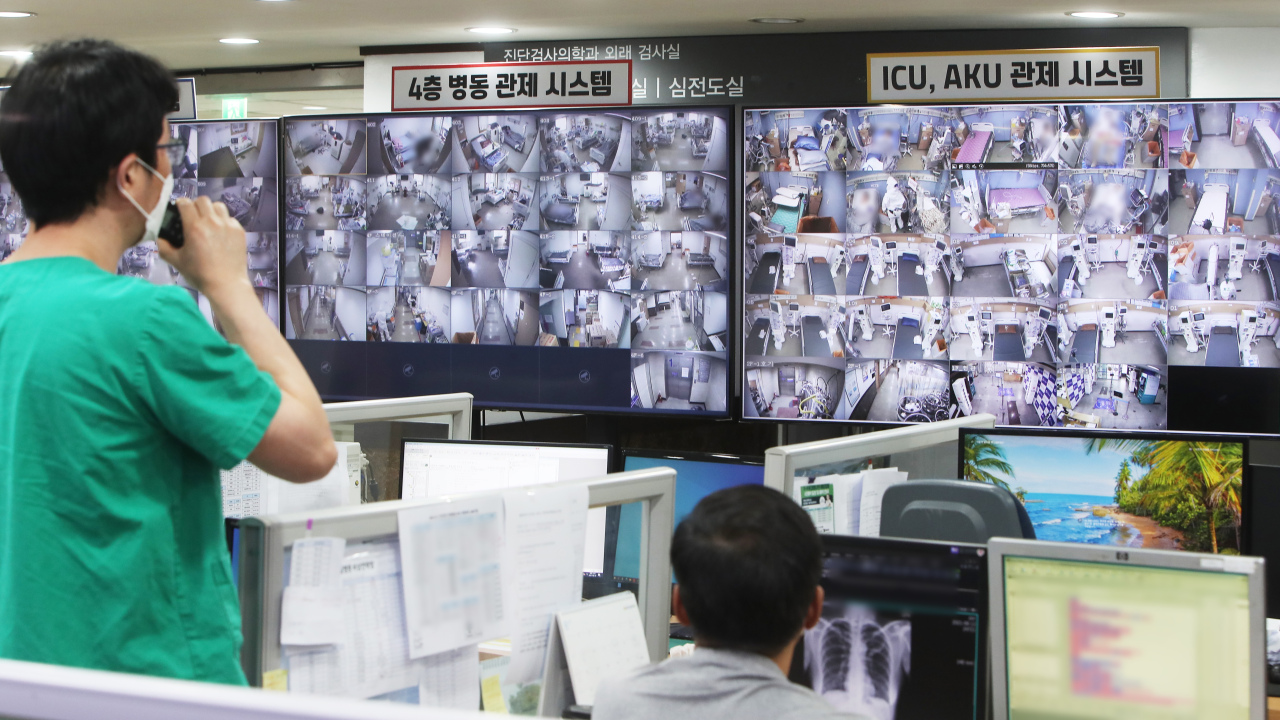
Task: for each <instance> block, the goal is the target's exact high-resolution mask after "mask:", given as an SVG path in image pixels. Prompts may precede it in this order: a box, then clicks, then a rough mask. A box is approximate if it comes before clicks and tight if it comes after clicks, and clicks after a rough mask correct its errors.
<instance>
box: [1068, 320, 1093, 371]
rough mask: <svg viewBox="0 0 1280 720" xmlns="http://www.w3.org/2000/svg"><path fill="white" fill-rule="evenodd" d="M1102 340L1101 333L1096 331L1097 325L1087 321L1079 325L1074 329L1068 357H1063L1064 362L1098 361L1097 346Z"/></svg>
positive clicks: (1076, 363) (1077, 363)
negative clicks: (1086, 323) (1085, 323)
mask: <svg viewBox="0 0 1280 720" xmlns="http://www.w3.org/2000/svg"><path fill="white" fill-rule="evenodd" d="M1101 342H1102V336H1101V333H1099V332H1098V326H1097V325H1095V324H1093V323H1089V324H1088V325H1081V326H1080V327H1078V328H1076V330H1075V337H1074V338H1073V340H1072V343H1071V351H1070V353H1069V355H1068V357H1066V358H1064V362H1069V363H1071V364H1072V365H1086V364H1090V363H1096V362H1098V347H1099V345H1100V343H1101Z"/></svg>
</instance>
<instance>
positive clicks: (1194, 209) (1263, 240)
mask: <svg viewBox="0 0 1280 720" xmlns="http://www.w3.org/2000/svg"><path fill="white" fill-rule="evenodd" d="M743 123H744V124H743V137H744V152H745V155H744V165H743V167H744V170H745V175H744V178H743V183H744V192H743V201H744V207H743V215H742V217H743V235H742V238H743V240H742V242H743V268H742V272H743V275H742V280H743V283H744V285H743V296H744V297H743V308H744V311H745V317H744V318H743V323H744V324H743V330H744V338H743V369H744V372H743V387H742V394H743V416H744V417H747V418H767V419H789V420H815V421H820V420H831V421H871V422H886V423H898V422H931V421H938V420H944V419H947V418H954V417H962V416H967V415H974V414H978V413H990V414H992V415H995V416H996V418H997V423H998V424H1001V425H1014V426H1040V427H1082V428H1122V429H1152V430H1160V429H1167V428H1168V427H1169V418H1168V411H1167V408H1168V399H1169V393H1170V392H1171V391H1172V392H1174V393H1177V391H1178V389H1177V388H1176V387H1174V388H1172V389H1171V388H1170V387H1169V382H1168V377H1169V372H1168V371H1169V367H1170V366H1189V367H1209V368H1215V367H1233V368H1234V367H1259V368H1280V332H1278V331H1280V202H1277V198H1280V139H1277V138H1278V136H1277V129H1280V103H1270V102H1262V103H1257V102H1255V103H1194V104H1132V103H1130V104H1107V103H1104V104H1082V105H1035V104H1024V105H1014V104H1009V105H981V106H962V107H957V106H949V107H890V106H885V107H865V108H831V107H827V108H798V109H770V110H765V109H760V110H746V111H745V113H744V118H743ZM643 186H644V181H642V180H635V181H633V185H632V192H633V193H635V194H636V197H637V203H639V202H640V201H641V199H642V198H644V197H646V196H645V195H644V194H643V190H642V189H641V188H642V187H643ZM659 230H661V226H659ZM640 242H641V243H642V248H643V250H642V251H641V254H643V252H644V251H647V250H648V248H654V249H655V250H657V249H661V248H662V247H663V244H662V242H663V240H662V238H661V236H660V234H657V236H655V237H654V238H652V239H647V238H646V239H644V240H642V241H640ZM643 272H644V271H643V270H642V271H638V274H641V273H643ZM1197 372H1198V371H1197Z"/></svg>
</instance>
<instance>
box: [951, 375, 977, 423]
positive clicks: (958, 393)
mask: <svg viewBox="0 0 1280 720" xmlns="http://www.w3.org/2000/svg"><path fill="white" fill-rule="evenodd" d="M951 390H952V395H953V396H954V397H955V399H956V404H958V405H959V406H960V414H961V415H965V416H969V415H972V414H973V402H972V401H971V400H970V399H969V387H968V384H967V383H966V382H965V379H964V378H956V380H955V382H953V383H951Z"/></svg>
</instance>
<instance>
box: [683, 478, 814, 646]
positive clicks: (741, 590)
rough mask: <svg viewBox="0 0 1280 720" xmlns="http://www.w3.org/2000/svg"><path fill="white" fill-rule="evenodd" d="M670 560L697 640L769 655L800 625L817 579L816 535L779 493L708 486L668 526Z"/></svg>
mask: <svg viewBox="0 0 1280 720" xmlns="http://www.w3.org/2000/svg"><path fill="white" fill-rule="evenodd" d="M671 566H672V569H673V570H674V571H675V574H676V582H677V583H678V584H679V593H680V603H681V605H683V606H684V609H685V612H686V613H687V614H688V619H689V623H690V625H692V626H693V632H694V637H695V638H696V639H697V642H698V644H699V645H701V646H705V647H714V648H723V649H729V650H742V651H746V652H754V653H759V654H761V655H769V656H773V655H776V654H777V653H779V652H782V651H783V650H785V649H786V648H787V646H788V645H789V644H790V643H791V642H792V641H793V640H795V639H796V638H797V637H798V636H799V635H800V631H801V630H802V629H803V628H804V622H805V616H806V613H807V612H808V610H809V607H810V605H811V604H812V603H813V600H814V593H815V592H816V590H817V587H818V584H819V582H820V581H821V578H822V540H821V538H819V537H818V532H817V530H815V529H814V527H813V522H812V521H811V520H809V516H808V515H807V514H806V513H805V512H804V511H803V510H801V509H800V506H799V505H796V504H795V503H794V502H793V501H791V500H790V499H789V498H787V497H786V496H785V495H783V494H782V493H780V492H778V491H776V490H772V489H770V488H766V487H763V486H760V485H741V486H738V487H732V488H728V489H725V490H720V491H718V492H715V493H712V494H710V495H708V496H707V497H705V498H703V500H702V502H700V503H698V505H697V507H695V508H694V509H693V512H691V513H689V515H688V516H687V517H685V519H684V520H683V521H682V522H681V523H680V526H679V527H678V528H676V534H675V539H674V540H673V541H672V545H671Z"/></svg>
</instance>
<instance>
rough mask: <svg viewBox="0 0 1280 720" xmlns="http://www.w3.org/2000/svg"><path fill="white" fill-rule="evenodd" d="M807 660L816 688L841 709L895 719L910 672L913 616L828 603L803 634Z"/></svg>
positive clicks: (876, 718) (854, 605)
mask: <svg viewBox="0 0 1280 720" xmlns="http://www.w3.org/2000/svg"><path fill="white" fill-rule="evenodd" d="M833 610H835V611H836V613H838V614H836V613H833V612H832V611H833ZM804 664H805V670H806V671H808V673H809V675H810V678H811V679H812V682H813V689H814V691H815V692H817V693H818V694H819V695H822V696H823V697H824V698H826V700H827V701H828V702H830V703H831V704H832V705H833V706H835V707H836V708H837V709H839V710H842V711H844V712H851V713H855V714H859V715H864V716H866V717H868V718H873V719H874V720H893V718H894V717H895V712H896V708H897V704H898V695H899V692H900V691H901V689H902V686H903V683H904V682H905V681H906V680H907V678H908V677H909V676H910V674H911V620H910V619H909V616H907V615H904V614H902V613H894V612H877V611H876V610H874V609H872V608H870V607H867V606H865V605H858V604H852V603H851V604H844V605H837V606H835V607H833V606H832V604H830V603H829V604H828V605H827V610H826V612H824V617H823V618H822V620H820V621H819V622H818V625H817V626H816V627H814V628H813V629H812V630H809V631H808V632H806V633H805V638H804Z"/></svg>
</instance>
